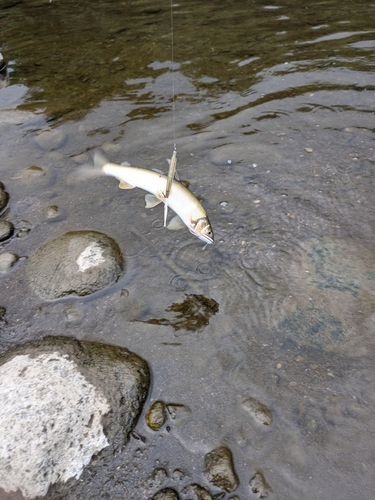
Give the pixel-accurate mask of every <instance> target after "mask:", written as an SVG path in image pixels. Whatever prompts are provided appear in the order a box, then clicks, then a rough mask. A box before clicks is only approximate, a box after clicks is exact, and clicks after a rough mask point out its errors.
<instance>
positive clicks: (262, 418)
mask: <svg viewBox="0 0 375 500" xmlns="http://www.w3.org/2000/svg"><path fill="white" fill-rule="evenodd" d="M241 406H242V408H244V409H245V410H247V411H248V412H249V413H250V415H251V416H252V417H253V418H254V419H255V420H256V421H257V422H258V423H260V424H263V425H266V426H269V425H272V422H273V415H272V411H271V410H270V409H269V408H268V407H267V406H266V405H264V404H263V403H260V402H259V401H258V400H257V399H255V398H246V399H245V400H244V401H242V403H241Z"/></svg>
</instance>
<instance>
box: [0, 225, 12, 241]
mask: <svg viewBox="0 0 375 500" xmlns="http://www.w3.org/2000/svg"><path fill="white" fill-rule="evenodd" d="M13 232H14V226H13V224H12V223H11V222H9V221H7V220H0V241H4V240H6V239H8V238H10V237H11V236H12V234H13Z"/></svg>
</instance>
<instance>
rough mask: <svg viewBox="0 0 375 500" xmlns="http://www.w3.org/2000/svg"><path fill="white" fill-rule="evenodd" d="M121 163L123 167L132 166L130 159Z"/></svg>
mask: <svg viewBox="0 0 375 500" xmlns="http://www.w3.org/2000/svg"><path fill="white" fill-rule="evenodd" d="M120 165H122V166H123V167H131V165H130V163H129V162H128V161H122V162H121V163H120Z"/></svg>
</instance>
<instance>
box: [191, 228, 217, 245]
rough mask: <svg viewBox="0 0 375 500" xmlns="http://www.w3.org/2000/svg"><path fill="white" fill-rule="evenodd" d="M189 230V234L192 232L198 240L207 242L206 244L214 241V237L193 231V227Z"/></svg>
mask: <svg viewBox="0 0 375 500" xmlns="http://www.w3.org/2000/svg"><path fill="white" fill-rule="evenodd" d="M190 232H191V234H194V236H196V237H197V238H199V239H200V240H202V241H204V242H205V243H208V244H210V245H211V244H212V243H213V242H214V239H213V237H212V238H211V236H208V235H207V234H204V233H198V232H197V231H195V230H194V229H190Z"/></svg>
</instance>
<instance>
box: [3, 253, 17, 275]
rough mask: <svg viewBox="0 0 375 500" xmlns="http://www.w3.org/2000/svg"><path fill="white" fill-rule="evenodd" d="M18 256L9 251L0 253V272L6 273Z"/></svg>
mask: <svg viewBox="0 0 375 500" xmlns="http://www.w3.org/2000/svg"><path fill="white" fill-rule="evenodd" d="M17 260H18V256H17V255H16V254H14V253H11V252H4V253H2V254H0V273H6V272H7V271H8V269H10V268H11V267H12V266H14V264H15V263H16V262H17Z"/></svg>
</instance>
